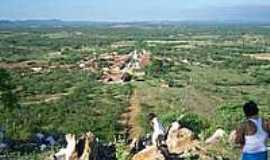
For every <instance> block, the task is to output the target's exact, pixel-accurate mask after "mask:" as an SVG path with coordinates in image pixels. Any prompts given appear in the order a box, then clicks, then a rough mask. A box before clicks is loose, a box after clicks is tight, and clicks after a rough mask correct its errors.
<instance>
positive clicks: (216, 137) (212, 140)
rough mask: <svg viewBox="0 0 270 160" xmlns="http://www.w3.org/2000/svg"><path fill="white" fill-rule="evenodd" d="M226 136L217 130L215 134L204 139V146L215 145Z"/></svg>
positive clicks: (223, 132)
mask: <svg viewBox="0 0 270 160" xmlns="http://www.w3.org/2000/svg"><path fill="white" fill-rule="evenodd" d="M225 136H226V132H225V131H224V130H223V129H218V130H216V132H215V133H214V134H213V135H212V136H211V137H209V138H208V139H206V141H205V143H206V144H217V143H219V142H220V141H221V140H222V139H223V138H224V137H225Z"/></svg>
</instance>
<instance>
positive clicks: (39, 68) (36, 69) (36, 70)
mask: <svg viewBox="0 0 270 160" xmlns="http://www.w3.org/2000/svg"><path fill="white" fill-rule="evenodd" d="M31 69H32V71H34V72H37V73H38V72H40V71H41V70H42V67H33V68H31Z"/></svg>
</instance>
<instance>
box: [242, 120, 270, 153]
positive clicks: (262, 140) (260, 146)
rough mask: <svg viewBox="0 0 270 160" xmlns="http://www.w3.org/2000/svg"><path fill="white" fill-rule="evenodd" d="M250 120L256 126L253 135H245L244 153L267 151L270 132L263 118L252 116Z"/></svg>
mask: <svg viewBox="0 0 270 160" xmlns="http://www.w3.org/2000/svg"><path fill="white" fill-rule="evenodd" d="M249 121H251V123H253V124H254V125H255V127H256V132H255V133H254V134H253V135H245V145H244V148H243V152H244V153H258V152H265V151H267V145H266V143H267V138H268V133H267V132H266V131H265V130H264V128H263V123H262V122H263V120H262V118H260V117H258V118H253V119H252V118H250V119H249Z"/></svg>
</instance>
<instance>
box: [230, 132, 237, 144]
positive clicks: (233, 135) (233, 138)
mask: <svg viewBox="0 0 270 160" xmlns="http://www.w3.org/2000/svg"><path fill="white" fill-rule="evenodd" d="M235 140H236V130H233V131H231V133H230V135H229V138H228V141H229V143H230V144H231V145H234V144H235Z"/></svg>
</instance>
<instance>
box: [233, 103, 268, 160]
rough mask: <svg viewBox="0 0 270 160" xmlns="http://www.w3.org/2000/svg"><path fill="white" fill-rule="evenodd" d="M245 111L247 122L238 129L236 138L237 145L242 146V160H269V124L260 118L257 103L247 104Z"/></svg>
mask: <svg viewBox="0 0 270 160" xmlns="http://www.w3.org/2000/svg"><path fill="white" fill-rule="evenodd" d="M243 110H244V112H245V115H246V117H247V120H246V121H245V122H244V123H243V124H242V125H241V126H240V127H239V128H238V130H237V137H236V143H239V144H241V146H242V160H267V139H268V136H269V130H270V129H269V128H270V127H269V124H267V123H266V121H265V120H264V119H263V118H261V117H259V116H258V112H259V109H258V108H257V105H256V103H254V102H252V101H251V102H248V103H246V104H245V105H244V107H243Z"/></svg>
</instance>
